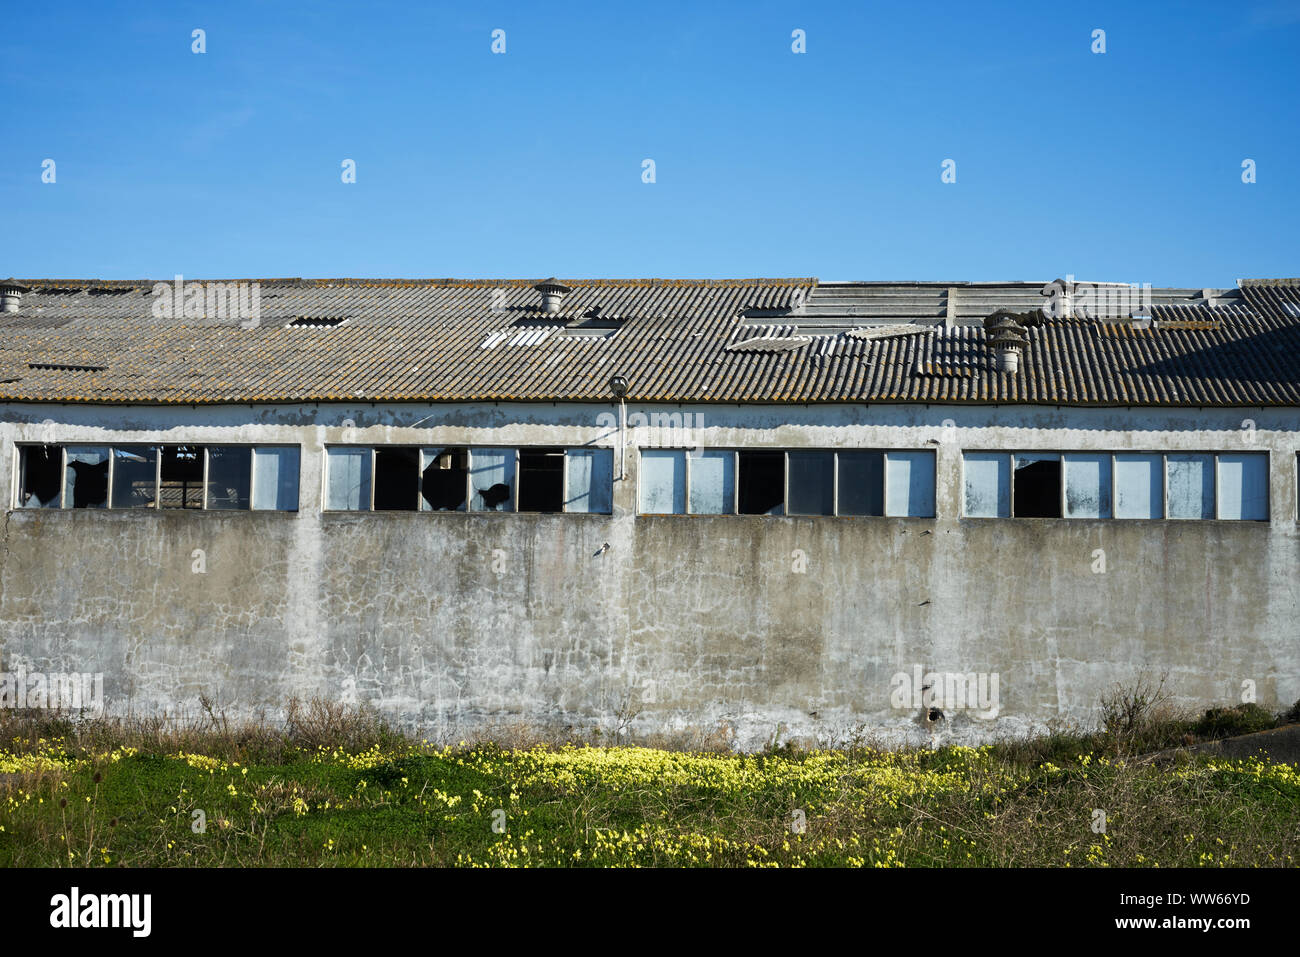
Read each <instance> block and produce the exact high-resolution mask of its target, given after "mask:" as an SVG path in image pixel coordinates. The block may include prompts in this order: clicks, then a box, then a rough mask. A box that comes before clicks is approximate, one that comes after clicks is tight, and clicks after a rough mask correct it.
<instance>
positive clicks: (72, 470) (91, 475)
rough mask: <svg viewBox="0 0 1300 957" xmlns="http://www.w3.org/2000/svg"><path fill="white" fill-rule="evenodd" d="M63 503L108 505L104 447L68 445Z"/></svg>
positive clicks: (99, 506)
mask: <svg viewBox="0 0 1300 957" xmlns="http://www.w3.org/2000/svg"><path fill="white" fill-rule="evenodd" d="M63 504H64V507H65V508H66V507H67V506H68V505H69V504H71V505H72V507H73V508H106V507H107V506H108V449H106V448H87V447H85V446H71V445H70V446H68V471H67V485H66V487H65V488H64V490H63Z"/></svg>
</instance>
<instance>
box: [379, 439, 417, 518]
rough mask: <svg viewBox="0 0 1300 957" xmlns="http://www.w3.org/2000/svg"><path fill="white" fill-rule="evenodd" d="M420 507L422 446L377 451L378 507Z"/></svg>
mask: <svg viewBox="0 0 1300 957" xmlns="http://www.w3.org/2000/svg"><path fill="white" fill-rule="evenodd" d="M419 507H420V450H419V449H377V450H376V451H375V511H377V512H380V511H390V512H394V511H397V512H400V511H408V512H413V511H415V510H416V509H418V508H419Z"/></svg>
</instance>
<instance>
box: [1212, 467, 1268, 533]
mask: <svg viewBox="0 0 1300 957" xmlns="http://www.w3.org/2000/svg"><path fill="white" fill-rule="evenodd" d="M1218 472H1219V481H1218V486H1219V518H1226V519H1240V520H1245V521H1255V522H1263V521H1267V520H1268V455H1267V454H1266V453H1261V452H1242V453H1234V454H1225V455H1220V456H1219V469H1218Z"/></svg>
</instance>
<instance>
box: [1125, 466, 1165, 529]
mask: <svg viewBox="0 0 1300 957" xmlns="http://www.w3.org/2000/svg"><path fill="white" fill-rule="evenodd" d="M1160 459H1161V457H1160V456H1159V455H1134V454H1129V453H1125V454H1122V455H1116V456H1115V517H1116V518H1163V517H1164V506H1163V504H1162V499H1163V497H1164V486H1163V480H1162V478H1161V467H1160Z"/></svg>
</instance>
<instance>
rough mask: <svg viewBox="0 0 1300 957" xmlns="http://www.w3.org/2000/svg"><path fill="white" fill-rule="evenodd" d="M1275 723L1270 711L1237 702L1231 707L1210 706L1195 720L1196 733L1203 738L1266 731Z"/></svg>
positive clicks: (1229, 736) (1226, 736)
mask: <svg viewBox="0 0 1300 957" xmlns="http://www.w3.org/2000/svg"><path fill="white" fill-rule="evenodd" d="M1275 724H1277V719H1276V718H1274V717H1273V714H1272V712H1270V711H1268V710H1267V709H1265V708H1261V707H1260V706H1259V705H1257V704H1254V703H1251V704H1239V705H1237V706H1235V707H1232V708H1210V709H1209V710H1208V711H1206V712H1205V717H1203V718H1201V720H1200V721H1198V722H1196V728H1195V730H1196V733H1197V734H1199V735H1200V736H1201V737H1205V738H1231V737H1233V736H1235V735H1238V734H1251V733H1253V732H1255V731H1266V730H1268V729H1269V728H1271V727H1273V726H1274V725H1275Z"/></svg>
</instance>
